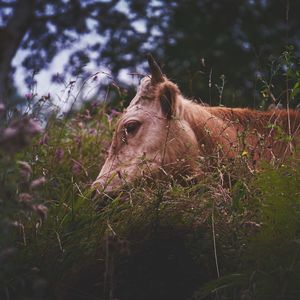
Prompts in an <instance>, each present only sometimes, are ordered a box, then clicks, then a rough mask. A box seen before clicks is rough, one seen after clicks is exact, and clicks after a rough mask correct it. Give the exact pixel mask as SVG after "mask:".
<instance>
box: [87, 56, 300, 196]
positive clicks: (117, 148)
mask: <svg viewBox="0 0 300 300" xmlns="http://www.w3.org/2000/svg"><path fill="white" fill-rule="evenodd" d="M148 61H149V65H150V69H151V76H146V77H145V78H143V79H142V80H141V83H140V86H139V87H138V90H137V94H136V96H135V97H134V98H133V99H132V101H131V103H130V105H129V106H128V108H127V109H126V110H125V111H124V112H123V114H122V115H121V117H120V119H119V120H118V122H117V124H116V130H115V133H114V136H113V140H112V144H111V147H110V150H109V154H108V157H107V159H106V161H105V163H104V165H103V167H102V170H101V172H100V174H99V176H98V177H97V179H96V180H95V182H94V183H93V187H94V188H95V189H97V190H98V191H103V190H104V189H105V190H106V191H109V190H114V189H117V188H119V187H121V186H122V185H123V184H124V183H131V182H132V181H133V180H134V179H136V178H139V177H141V176H145V175H149V174H150V173H151V174H152V175H153V174H159V173H164V174H174V173H178V172H180V173H181V174H195V173H198V174H199V157H205V156H208V155H216V154H217V155H218V157H225V158H234V157H236V156H237V155H241V154H242V153H243V154H245V153H246V155H249V156H251V160H252V161H253V162H255V161H257V160H259V159H261V158H263V159H265V160H271V159H274V158H279V159H281V158H283V157H285V156H286V155H287V154H290V153H292V152H295V149H296V146H297V143H299V138H300V130H299V127H300V113H299V112H297V111H293V110H289V111H287V110H273V111H268V112H260V111H256V110H250V109H242V108H226V107H207V106H203V105H200V104H197V103H195V102H193V101H191V100H188V99H185V98H184V97H183V95H182V94H181V92H180V90H179V88H178V87H177V85H175V84H174V83H172V82H171V81H170V80H168V79H167V78H166V77H165V76H163V74H162V72H161V70H160V68H159V67H158V65H157V63H156V62H155V61H154V59H153V58H152V56H149V57H148Z"/></svg>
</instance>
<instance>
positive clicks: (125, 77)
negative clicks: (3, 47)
mask: <svg viewBox="0 0 300 300" xmlns="http://www.w3.org/2000/svg"><path fill="white" fill-rule="evenodd" d="M118 9H119V10H120V11H123V12H128V11H129V10H128V6H127V3H126V0H122V1H120V2H119V4H118ZM133 25H134V26H135V27H136V29H137V30H138V31H144V30H145V29H144V27H145V25H144V24H143V23H142V22H135V24H133ZM103 39H104V38H103V37H101V36H99V34H97V33H95V32H93V33H91V34H89V35H86V36H84V37H83V38H82V39H81V40H80V42H78V43H76V44H74V46H73V47H72V48H70V49H66V50H62V51H61V52H59V53H58V54H57V55H56V56H55V58H54V59H53V61H52V62H51V63H50V65H49V68H48V69H45V70H41V71H40V72H39V73H38V74H36V75H35V78H34V79H35V81H36V83H37V84H36V86H35V88H34V90H30V89H29V87H28V86H27V85H26V84H25V82H24V78H25V77H26V75H28V74H26V70H25V69H24V68H23V67H22V61H23V59H24V57H25V55H26V51H24V50H19V51H18V52H17V54H16V56H15V58H14V60H13V66H14V67H15V70H16V72H15V85H16V87H17V90H18V92H19V94H20V95H21V96H25V95H28V94H29V93H34V94H37V96H38V97H41V96H43V95H48V94H50V95H51V97H52V99H53V98H54V100H55V98H56V99H57V101H56V102H57V103H56V104H58V105H60V106H61V99H64V98H65V97H67V96H66V93H67V89H66V87H65V86H64V85H63V84H57V83H54V82H52V81H51V77H52V75H54V74H57V73H59V74H62V73H64V66H65V65H66V64H67V63H68V61H69V57H70V55H71V53H72V52H74V51H76V50H79V49H83V48H86V47H87V45H88V44H92V43H95V41H97V40H99V42H103ZM133 67H137V69H139V66H133ZM85 70H87V71H89V72H90V73H91V74H95V73H98V72H99V73H98V75H97V81H98V82H92V84H91V86H90V88H89V89H87V90H86V91H85V92H86V97H90V96H93V95H94V94H95V91H96V90H97V88H96V85H97V84H99V81H102V82H103V81H104V82H105V83H107V81H108V80H109V76H108V75H107V74H110V70H109V69H108V68H107V67H106V66H103V65H102V66H101V65H100V67H98V66H96V64H95V63H93V62H90V63H89V64H88V65H87V66H85ZM73 80H75V78H73V77H71V76H66V80H65V83H66V85H67V84H68V82H70V81H73ZM118 80H119V81H122V82H124V83H126V84H128V85H137V84H138V80H137V78H134V77H133V76H131V75H129V72H128V71H127V70H123V71H121V72H120V74H119V77H118ZM78 88H79V87H78ZM73 92H74V94H76V93H77V92H78V91H77V90H76V87H75V88H74V90H73ZM66 109H67V108H66Z"/></svg>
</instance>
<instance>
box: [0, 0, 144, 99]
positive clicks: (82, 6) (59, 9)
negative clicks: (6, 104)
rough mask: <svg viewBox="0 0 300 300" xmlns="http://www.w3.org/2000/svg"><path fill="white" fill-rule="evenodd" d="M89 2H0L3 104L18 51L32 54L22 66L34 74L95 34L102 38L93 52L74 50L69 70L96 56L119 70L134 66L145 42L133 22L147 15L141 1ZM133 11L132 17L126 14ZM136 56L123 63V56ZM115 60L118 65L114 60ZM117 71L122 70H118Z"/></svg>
mask: <svg viewBox="0 0 300 300" xmlns="http://www.w3.org/2000/svg"><path fill="white" fill-rule="evenodd" d="M121 2H122V1H119V0H112V1H103V0H102V1H89V0H74V1H73V0H72V1H63V0H54V1H43V0H15V1H14V0H11V1H9V0H7V1H4V0H2V1H0V20H1V22H0V24H1V27H0V44H1V49H0V99H1V100H0V101H2V102H3V101H5V100H6V96H7V94H9V91H8V90H9V87H11V86H12V75H13V69H12V60H13V58H14V56H15V54H16V52H17V51H18V50H19V49H23V50H27V52H26V56H25V59H24V61H23V66H24V67H25V68H26V69H27V70H30V71H31V72H38V71H40V70H42V69H44V68H47V66H48V65H49V63H50V62H51V61H52V59H53V58H54V56H55V55H56V54H57V53H58V52H59V51H61V50H63V49H66V48H71V47H72V46H73V45H74V44H75V43H78V42H79V40H80V38H82V37H83V36H84V35H87V34H90V33H91V32H94V33H95V34H98V35H100V36H102V37H103V40H105V42H104V44H101V43H99V41H96V42H94V43H92V44H90V45H89V47H88V49H81V50H78V51H74V53H73V54H72V56H71V57H70V62H71V64H70V65H69V66H68V67H67V70H68V71H70V72H72V73H76V72H78V70H79V69H80V67H81V66H83V65H84V64H86V63H87V62H88V61H89V59H90V58H89V54H90V53H91V52H94V53H97V55H96V61H98V63H99V62H100V61H101V62H102V63H103V64H110V66H111V69H112V71H113V72H114V73H116V70H117V69H120V68H122V67H123V68H124V67H128V66H132V65H133V55H132V54H133V53H134V52H137V49H139V47H140V45H141V44H142V43H143V41H145V36H146V35H145V34H144V33H141V32H138V31H137V29H136V26H134V22H135V21H137V20H138V19H139V18H140V17H141V13H143V12H144V11H145V9H146V8H145V6H144V5H141V4H142V3H141V2H142V1H137V0H134V1H130V2H128V7H127V4H126V3H123V6H124V7H123V9H122V5H121V4H120V3H121ZM126 9H128V10H130V13H128V12H126ZM126 54H131V57H127V59H125V58H124V55H126ZM112 58H113V60H112ZM117 66H118V67H117Z"/></svg>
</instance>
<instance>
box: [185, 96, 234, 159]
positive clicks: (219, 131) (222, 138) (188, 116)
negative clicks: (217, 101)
mask: <svg viewBox="0 0 300 300" xmlns="http://www.w3.org/2000/svg"><path fill="white" fill-rule="evenodd" d="M180 100H181V101H180V106H179V116H180V117H179V118H180V119H182V120H184V121H186V122H187V123H188V124H189V126H190V127H191V128H192V130H193V132H194V134H195V136H196V138H197V140H198V144H199V147H201V148H203V146H204V150H205V152H212V151H213V150H214V149H216V148H217V147H218V146H219V145H221V146H222V147H223V151H224V152H226V155H228V156H231V154H232V155H233V153H232V150H231V148H232V146H233V145H235V144H236V143H237V130H236V128H235V127H234V126H233V124H232V123H230V122H226V121H224V120H222V119H221V118H219V117H217V116H215V115H214V114H213V111H212V110H211V109H209V108H207V107H205V106H202V105H200V104H197V103H194V102H192V101H190V100H187V99H184V98H182V99H180Z"/></svg>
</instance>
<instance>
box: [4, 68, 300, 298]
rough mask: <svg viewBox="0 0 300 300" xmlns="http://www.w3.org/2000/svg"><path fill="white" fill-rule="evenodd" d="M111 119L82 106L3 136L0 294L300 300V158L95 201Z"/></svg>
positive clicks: (231, 166)
mask: <svg viewBox="0 0 300 300" xmlns="http://www.w3.org/2000/svg"><path fill="white" fill-rule="evenodd" d="M283 65H284V63H283V64H282V66H281V67H283ZM293 68H294V64H290V65H288V69H284V68H283V69H284V70H285V71H286V70H293ZM278 70H280V68H279V69H278ZM278 70H277V71H278ZM278 72H279V71H278ZM286 74H289V75H288V76H291V77H289V78H288V79H289V80H290V81H289V84H290V85H291V87H292V89H291V88H290V89H289V90H288V91H287V93H288V95H292V97H291V98H290V99H291V101H296V100H295V99H296V98H297V95H298V94H297V88H298V86H299V77H297V76H298V75H297V74H298V73H297V70H296V69H295V70H294V73H292V71H291V72H290V73H288V72H287V73H286ZM292 74H294V75H295V76H294V77H292ZM291 80H294V81H291ZM271 82H272V81H268V86H264V89H263V90H262V91H263V92H264V93H267V92H268V93H267V94H266V95H267V96H268V97H271V96H270V95H271V92H272V91H271V89H272V88H273V87H274V86H273V85H272V84H271ZM297 82H298V83H297ZM297 84H298V86H297ZM266 89H269V90H268V91H267V92H266ZM291 93H292V94H291ZM267 96H266V97H265V98H264V100H266V101H267V100H268V99H267ZM270 99H271V98H270ZM271 101H272V99H271ZM116 115H117V112H116V111H115V110H112V109H110V108H108V107H106V106H105V105H95V104H88V105H86V106H85V108H83V109H82V110H81V111H79V112H77V113H73V114H72V115H69V116H68V117H67V118H56V117H55V116H53V117H50V118H49V120H48V122H47V125H46V128H45V129H44V130H43V132H42V133H41V128H40V127H37V125H36V123H35V122H34V121H32V120H31V119H28V118H27V117H26V118H21V119H18V120H17V121H13V123H11V122H10V123H9V124H8V125H7V126H6V129H4V128H3V130H2V131H1V141H0V142H1V153H0V165H1V168H0V180H1V186H0V189H1V194H0V200H1V202H0V205H1V209H0V216H1V223H0V226H1V227H0V230H1V236H0V242H1V252H0V264H1V269H0V298H1V299H128V300H129V299H130V300H132V299H178V300H179V299H180V300H182V299H216V300H220V299H222V300H223V299H299V297H300V290H299V286H298V283H299V281H300V275H299V274H300V259H299V253H300V242H299V241H300V231H299V228H300V224H299V222H300V221H299V220H300V184H299V183H300V162H299V159H297V158H296V157H291V158H290V160H288V161H285V162H284V163H282V162H274V163H273V164H267V163H265V164H262V165H261V166H260V168H259V169H258V170H253V169H249V164H248V159H250V158H248V156H247V153H241V155H240V156H239V157H237V158H236V159H235V160H234V161H229V162H224V161H218V160H216V161H215V163H214V168H210V173H209V174H206V176H205V179H204V180H202V181H200V182H197V183H195V182H193V183H192V184H191V183H190V182H189V181H188V180H181V181H180V183H179V182H177V181H176V180H175V179H173V178H170V180H168V181H157V180H153V181H149V180H148V181H147V184H143V182H140V183H137V184H136V185H135V186H132V187H131V189H129V190H127V191H122V192H120V193H119V194H118V195H115V196H114V197H111V196H108V195H100V196H99V197H98V198H95V197H94V196H93V195H92V191H91V190H90V184H91V183H92V181H93V180H94V179H95V178H96V176H97V175H98V172H99V170H100V166H101V165H102V163H103V161H104V158H105V156H106V150H107V149H108V146H109V143H110V140H111V135H112V130H113V123H114V122H115V118H116V117H115V116H116ZM24 124H25V125H26V126H25V125H24ZM9 128H10V129H9ZM8 129H9V130H8ZM12 133H14V134H12ZM18 134H20V136H18ZM37 134H39V135H38V136H36V135H37ZM21 136H22V139H20V137H21ZM20 141H21V143H20ZM7 145H9V147H8V146H7ZM296 151H299V150H298V149H297V150H296ZM211 159H212V158H208V159H207V161H206V159H205V161H199V164H206V163H209V162H211Z"/></svg>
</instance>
